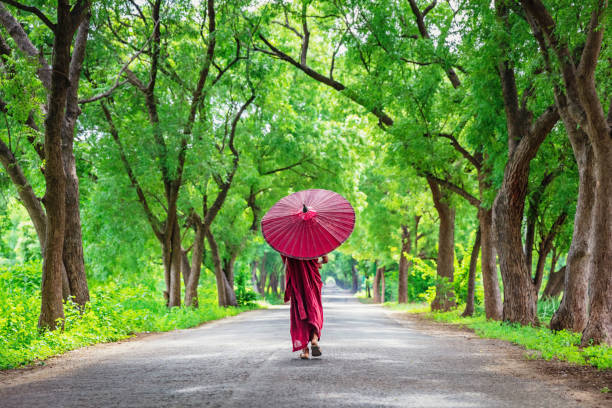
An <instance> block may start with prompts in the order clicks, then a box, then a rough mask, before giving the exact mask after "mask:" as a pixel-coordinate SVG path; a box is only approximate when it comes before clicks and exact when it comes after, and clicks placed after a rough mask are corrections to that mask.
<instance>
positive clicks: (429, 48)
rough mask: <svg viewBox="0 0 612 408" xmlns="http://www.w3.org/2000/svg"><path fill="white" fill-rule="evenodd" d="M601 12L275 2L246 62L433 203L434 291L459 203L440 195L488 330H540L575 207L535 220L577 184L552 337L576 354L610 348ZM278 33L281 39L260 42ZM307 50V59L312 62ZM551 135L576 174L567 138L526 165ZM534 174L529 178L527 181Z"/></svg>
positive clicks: (564, 205) (598, 4) (447, 303)
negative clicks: (555, 193) (578, 344)
mask: <svg viewBox="0 0 612 408" xmlns="http://www.w3.org/2000/svg"><path fill="white" fill-rule="evenodd" d="M607 7H608V4H607V2H606V1H591V2H585V3H584V4H582V5H581V6H576V5H567V4H565V3H563V2H556V3H554V4H549V5H544V4H543V3H542V2H541V1H521V2H511V1H505V0H499V1H496V2H494V7H491V5H490V2H486V1H482V2H458V3H457V4H453V3H451V2H448V3H447V4H438V3H437V2H436V1H433V2H431V3H427V4H425V3H420V2H417V1H416V0H408V1H406V2H403V1H400V2H397V1H388V2H387V1H382V2H376V3H375V4H374V3H372V4H371V3H366V4H362V3H360V2H352V1H330V2H316V3H315V2H311V1H302V2H299V4H295V3H291V4H288V3H284V2H283V3H280V4H278V7H277V8H276V14H275V15H274V17H273V18H276V20H273V21H272V22H273V23H274V24H275V26H270V28H268V29H267V30H262V31H261V32H260V33H259V40H260V41H261V43H263V44H262V46H261V48H257V50H258V51H260V52H263V53H266V54H270V55H272V56H274V57H276V58H278V59H280V60H282V61H284V62H286V63H288V64H290V65H292V66H293V67H295V68H296V69H298V70H300V71H302V72H303V73H304V74H305V75H307V76H308V77H310V78H311V79H312V80H314V81H317V82H319V83H321V84H324V85H326V86H328V87H330V88H332V89H334V90H335V91H338V92H339V93H341V94H342V95H343V96H346V97H347V98H348V99H349V100H351V101H353V102H354V103H356V104H357V105H360V106H361V107H363V108H364V109H365V110H366V111H367V112H369V113H370V114H373V115H374V116H376V118H377V119H378V125H379V127H380V128H381V129H382V130H383V131H384V132H385V135H384V136H381V138H383V141H382V142H383V143H386V144H387V146H388V147H389V148H388V151H389V156H391V157H390V158H389V160H390V161H391V162H392V163H393V164H394V165H395V169H397V168H400V169H403V170H404V171H405V169H406V168H407V167H410V168H412V169H413V171H414V172H415V173H416V175H418V176H420V177H422V178H424V179H425V180H426V182H427V185H428V187H429V189H430V191H431V198H432V201H433V205H434V208H435V210H436V212H437V216H438V219H439V233H438V251H437V273H438V277H439V278H445V279H446V280H447V281H450V282H452V280H453V267H454V262H453V257H454V242H455V237H454V231H455V228H454V224H455V214H456V203H455V202H454V201H453V198H452V197H451V195H452V194H453V193H454V194H456V195H458V196H460V197H462V198H464V199H465V200H466V201H467V202H468V203H469V204H471V205H472V206H474V207H475V210H476V212H477V219H478V224H479V233H478V234H477V235H478V239H477V245H475V249H474V253H477V251H478V250H477V249H476V246H480V247H481V253H482V259H481V265H482V273H483V285H484V294H485V310H486V315H487V317H489V318H493V319H504V320H509V321H513V322H519V323H521V324H538V321H537V313H536V312H537V307H536V301H537V296H538V293H539V290H540V286H541V284H542V281H543V274H544V266H545V264H546V259H547V256H548V255H549V253H550V252H551V251H552V249H553V247H554V245H553V243H554V240H555V236H556V235H557V234H558V233H559V230H560V229H561V227H562V226H563V225H564V224H565V222H566V220H567V218H568V213H569V212H570V211H571V207H572V205H573V202H572V200H571V199H568V198H569V197H567V196H561V197H557V199H558V200H557V202H556V203H554V206H555V207H556V208H551V211H548V214H545V213H543V210H544V208H543V203H542V201H543V200H542V196H543V195H544V192H545V190H546V188H547V187H548V186H549V185H550V184H551V182H552V180H553V179H555V178H559V177H567V176H569V177H570V180H571V176H573V175H572V174H569V175H568V174H567V171H566V169H563V168H561V169H560V168H559V164H560V163H561V165H562V166H567V167H570V168H576V167H577V173H578V180H577V183H576V180H575V179H573V180H571V181H570V182H573V183H576V184H577V185H578V199H577V201H578V203H577V207H576V208H577V210H576V212H575V216H574V233H573V236H572V239H571V244H570V245H569V249H568V256H567V265H566V267H565V288H564V289H565V290H564V298H563V301H562V304H561V307H560V308H559V310H558V311H557V313H556V314H555V317H554V318H553V321H552V327H553V328H555V329H569V330H574V331H583V330H584V335H583V343H584V344H587V343H588V342H590V341H595V342H609V341H610V327H611V321H610V319H611V318H610V316H611V314H610V305H611V303H610V301H611V298H610V293H611V291H610V284H611V280H612V272H611V271H612V269H611V266H612V265H611V260H612V258H611V257H610V254H611V253H612V252H611V248H610V247H609V245H610V242H612V241H611V240H610V237H612V229H611V228H612V224H611V222H612V221H610V220H611V217H612V207H611V206H610V203H609V200H610V197H612V196H611V195H610V189H609V186H608V184H609V183H610V179H609V177H607V178H606V176H605V175H604V174H609V173H607V170H606V169H607V166H609V163H612V160H611V158H612V156H611V154H612V150H610V141H611V139H610V121H611V118H612V116H611V115H612V114H611V113H609V114H608V117H607V118H606V116H605V113H604V110H605V105H607V104H609V103H612V100H610V99H609V95H610V75H609V66H608V65H606V63H605V61H606V57H605V55H604V56H602V55H600V53H601V52H602V49H603V51H604V52H609V50H608V49H606V48H605V47H604V46H603V39H604V33H605V28H606V23H607V22H608V19H609V13H607V12H606V11H607ZM570 14H571V16H570ZM552 16H561V17H558V18H557V19H554V18H553V17H552ZM276 26H279V27H281V28H282V29H283V30H281V31H280V32H279V30H276V29H272V27H276ZM324 39H331V41H324ZM310 44H317V45H318V47H317V48H316V49H315V50H314V52H311V53H310V54H309V51H312V50H311V48H312V47H310ZM323 44H325V45H323ZM313 54H314V55H313ZM293 55H299V57H297V56H296V57H293ZM340 56H342V58H339V57H340ZM326 67H327V68H326ZM340 68H344V69H343V70H342V71H341V72H338V71H339V70H340ZM560 120H561V121H562V123H559V121H560ZM561 124H562V125H561ZM554 136H565V137H567V138H568V139H569V142H570V144H571V147H572V150H573V153H574V154H573V156H574V160H573V162H570V161H571V159H568V156H569V154H568V151H567V150H568V149H567V143H565V141H558V142H557V143H558V145H554V146H551V147H552V148H553V152H551V155H549V156H548V157H545V158H542V157H541V156H543V155H540V158H542V159H543V160H537V158H538V153H539V152H540V148H541V147H542V145H543V143H544V142H545V141H546V140H547V139H548V140H550V138H551V137H554ZM504 139H505V140H504ZM502 143H503V144H502ZM596 146H597V147H596ZM504 151H505V152H507V155H506V154H504ZM502 166H503V169H502ZM536 166H538V167H539V168H537V170H539V172H540V174H541V175H534V173H536V171H534V170H536V169H533V168H535V167H536ZM534 176H535V177H534ZM537 176H540V177H537ZM495 178H497V180H496V179H495ZM604 178H606V180H605V181H604ZM402 181H403V180H402ZM534 181H535V183H534ZM566 181H567V180H566ZM534 184H535V185H534ZM408 190H409V189H408V188H407V186H406V185H404V191H406V192H407V191H408ZM474 190H476V191H477V193H472V191H474ZM385 193H387V192H385ZM404 194H405V193H404ZM528 196H529V203H528V211H527V213H525V205H526V200H527V197H528ZM404 197H405V195H404ZM491 201H492V202H491ZM551 207H552V206H551ZM551 213H552V214H551ZM409 219H410V218H409V217H405V218H403V220H402V221H400V225H398V226H396V228H398V229H399V230H400V231H401V235H402V238H401V242H402V244H401V247H402V249H401V250H400V261H399V264H400V265H401V266H400V278H399V282H400V285H399V288H400V289H399V290H400V293H399V295H398V299H399V300H400V301H404V300H405V295H404V293H405V282H406V265H407V260H406V259H405V254H406V252H407V251H406V249H408V247H407V244H408V242H410V240H409V239H408V227H407V225H406V224H407V222H408V220H409ZM536 232H538V234H539V235H540V240H539V243H538V244H537V245H536ZM536 246H537V248H536ZM534 250H537V252H538V254H539V258H538V259H537V261H536V262H534V260H533V259H532V258H533V256H532V254H533V253H534ZM374 253H376V252H374ZM495 254H497V258H498V260H499V267H500V272H501V277H502V281H503V288H504V296H503V304H502V301H501V299H502V297H501V296H500V293H499V284H498V281H497V267H496V261H495ZM369 255H370V256H372V255H373V254H372V253H370V254H369ZM374 256H376V255H374ZM555 256H558V255H555ZM534 263H535V264H536V265H535V268H534V267H533V264H534ZM533 269H535V271H534V270H533ZM589 276H592V283H591V291H590V292H591V294H590V296H589V295H588V291H587V286H588V277H589ZM442 281H443V280H442ZM439 289H440V288H439ZM451 299H452V296H450V297H449V296H447V295H446V291H443V290H438V295H437V296H436V299H434V301H433V303H432V307H433V308H435V309H448V308H449V307H451V306H452V303H453V302H452V301H451ZM587 304H588V306H587Z"/></svg>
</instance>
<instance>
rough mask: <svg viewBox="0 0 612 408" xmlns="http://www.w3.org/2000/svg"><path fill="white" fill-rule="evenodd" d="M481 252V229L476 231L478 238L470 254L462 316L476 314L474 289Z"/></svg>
mask: <svg viewBox="0 0 612 408" xmlns="http://www.w3.org/2000/svg"><path fill="white" fill-rule="evenodd" d="M479 252H480V229H479V230H478V232H476V239H475V240H474V246H473V247H472V253H471V255H470V269H469V271H468V291H467V298H466V299H465V310H464V311H463V313H462V314H461V316H463V317H465V316H472V315H474V289H475V287H476V265H477V263H478V253H479Z"/></svg>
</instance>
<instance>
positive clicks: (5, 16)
mask: <svg viewBox="0 0 612 408" xmlns="http://www.w3.org/2000/svg"><path fill="white" fill-rule="evenodd" d="M0 23H1V24H2V25H3V26H4V28H5V29H6V31H7V32H8V33H9V35H10V36H11V38H12V39H13V40H14V41H15V44H17V47H19V49H20V50H21V51H22V52H23V53H24V54H26V55H28V56H30V57H32V58H36V59H38V63H39V64H40V68H38V70H37V74H38V78H39V79H40V81H41V82H42V84H43V86H44V87H45V89H46V90H47V91H50V90H51V67H50V66H49V63H48V62H47V60H46V59H45V57H44V55H43V53H42V52H40V51H39V50H37V49H36V47H35V46H34V44H32V42H31V41H30V38H29V37H28V35H27V34H26V32H25V31H24V29H23V27H22V26H21V24H20V23H19V21H17V19H15V17H14V16H13V15H12V14H11V13H10V12H9V11H8V10H7V9H6V8H5V7H4V6H3V5H2V4H1V3H0Z"/></svg>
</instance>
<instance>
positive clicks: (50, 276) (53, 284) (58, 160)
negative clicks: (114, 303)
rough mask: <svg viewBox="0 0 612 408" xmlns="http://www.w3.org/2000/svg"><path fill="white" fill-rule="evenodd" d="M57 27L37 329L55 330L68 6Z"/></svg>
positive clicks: (59, 308) (60, 313)
mask: <svg viewBox="0 0 612 408" xmlns="http://www.w3.org/2000/svg"><path fill="white" fill-rule="evenodd" d="M57 17H58V19H57V27H56V30H55V37H54V40H53V70H52V74H51V92H50V94H49V96H48V98H47V109H48V111H47V116H46V118H45V143H44V146H45V173H44V174H45V182H46V186H47V187H46V192H45V196H44V198H43V203H44V204H45V209H46V213H47V224H46V237H45V243H46V245H45V251H44V256H43V273H42V289H41V292H42V299H41V310H40V318H39V320H38V327H39V328H40V329H50V330H54V329H55V328H56V327H57V319H61V318H63V317H64V307H63V304H62V267H63V260H62V256H63V248H64V234H65V230H66V202H65V201H66V174H65V172H64V164H63V161H62V125H63V122H64V114H65V111H64V110H65V108H66V94H67V90H68V87H69V85H70V83H69V80H68V77H67V75H66V73H67V72H68V71H69V67H70V45H71V43H72V35H73V34H74V32H73V31H72V30H71V27H70V26H71V24H70V20H71V19H70V6H69V4H62V3H60V4H58V7H57Z"/></svg>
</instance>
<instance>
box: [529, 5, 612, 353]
mask: <svg viewBox="0 0 612 408" xmlns="http://www.w3.org/2000/svg"><path fill="white" fill-rule="evenodd" d="M521 6H522V9H523V10H524V12H525V14H526V18H527V20H528V22H529V25H530V27H531V30H532V32H533V35H534V37H535V38H536V40H537V41H538V44H539V47H540V51H541V54H542V57H543V59H544V60H545V63H546V68H547V72H548V75H549V76H551V77H552V76H555V75H559V76H561V78H562V79H563V85H564V88H565V89H561V87H560V86H555V105H556V107H557V109H558V111H559V114H560V115H561V117H562V119H563V122H564V124H565V126H566V129H567V132H568V136H569V138H570V141H571V142H572V147H573V148H574V155H575V158H576V162H577V163H578V166H579V171H580V192H579V204H578V209H579V210H577V211H576V221H575V224H576V227H575V230H574V236H573V237H572V248H571V249H570V253H571V260H572V262H571V264H570V263H569V261H568V267H567V268H566V280H565V281H566V288H565V292H564V293H565V294H564V299H563V302H562V306H561V307H560V309H559V311H558V312H557V313H556V314H555V316H554V317H553V321H552V322H551V324H552V325H553V326H554V327H556V328H569V329H573V330H580V329H581V328H582V326H583V325H584V316H585V312H586V308H585V307H584V300H585V298H586V296H585V294H586V291H585V286H586V284H585V282H586V280H587V279H588V278H587V276H588V266H587V265H588V264H589V263H590V265H591V266H592V268H593V270H592V273H593V276H594V292H593V296H592V297H591V300H590V313H589V317H588V320H587V322H586V326H585V327H584V331H583V336H582V343H583V345H586V344H590V342H591V341H592V342H593V343H595V344H599V343H608V344H610V342H612V340H611V338H612V334H611V333H612V317H611V316H612V313H611V311H612V295H611V294H610V293H611V288H612V272H611V271H612V256H611V255H610V254H612V243H611V242H610V236H612V180H611V179H610V177H609V174H610V171H611V170H612V167H611V166H612V164H611V163H612V160H611V158H612V139H611V138H610V134H611V128H612V113H610V112H612V109H609V112H608V117H607V118H606V116H605V113H604V108H603V103H602V101H601V99H600V97H599V95H598V92H597V91H598V90H597V85H598V84H597V77H596V75H595V74H596V69H597V67H598V60H599V55H600V52H601V49H602V42H603V38H604V33H605V24H606V20H605V15H606V10H607V8H608V2H607V1H606V0H598V1H593V2H590V4H588V6H587V7H588V9H590V19H589V21H588V23H587V29H586V36H585V37H582V36H580V38H581V41H583V43H581V44H580V46H579V47H576V48H577V50H576V51H578V52H574V53H572V51H573V50H572V47H571V45H570V43H569V41H568V37H567V36H562V35H561V33H560V29H559V26H558V24H557V23H556V22H555V20H554V19H553V17H552V16H551V14H550V11H549V8H548V7H546V6H545V5H544V4H543V3H542V2H541V1H538V0H530V1H521ZM588 9H587V10H588ZM580 49H581V51H580ZM551 54H552V55H554V56H555V57H556V59H557V60H556V61H555V62H556V64H554V65H553V64H552V63H551V60H550V59H551V57H552V55H551ZM578 54H579V55H580V56H579V57H577V55H578ZM575 60H577V61H576V62H575ZM604 103H605V102H604ZM585 136H586V137H585ZM591 149H592V152H591ZM589 159H590V160H589ZM593 182H594V183H593ZM593 185H594V186H595V188H592V186H593ZM593 190H594V191H593ZM591 198H592V200H593V201H590V200H589V201H586V200H587V199H591ZM583 200H584V201H583ZM587 202H588V203H592V210H589V209H586V208H585V206H588V204H587ZM590 211H592V215H591V214H590ZM584 217H586V218H584ZM588 219H592V220H593V225H592V226H588ZM587 236H588V237H589V238H587ZM587 239H591V242H592V245H593V247H592V252H591V255H590V256H591V259H590V260H588V258H587V257H588V255H587V256H586V257H585V255H584V252H585V244H584V243H585V240H587ZM574 241H575V244H574ZM587 245H588V244H587ZM585 258H587V259H585ZM574 313H575V314H576V318H573V317H570V315H571V314H574Z"/></svg>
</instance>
